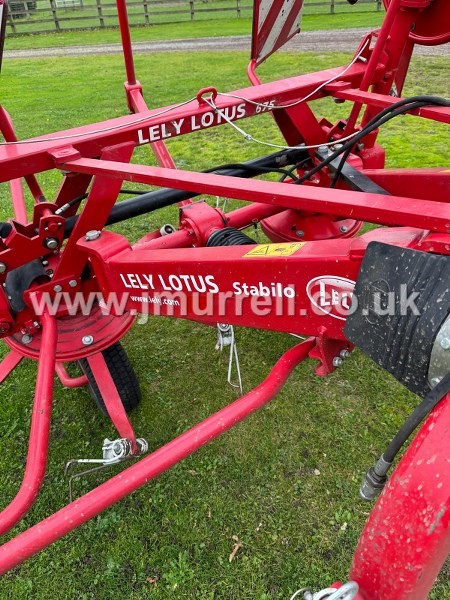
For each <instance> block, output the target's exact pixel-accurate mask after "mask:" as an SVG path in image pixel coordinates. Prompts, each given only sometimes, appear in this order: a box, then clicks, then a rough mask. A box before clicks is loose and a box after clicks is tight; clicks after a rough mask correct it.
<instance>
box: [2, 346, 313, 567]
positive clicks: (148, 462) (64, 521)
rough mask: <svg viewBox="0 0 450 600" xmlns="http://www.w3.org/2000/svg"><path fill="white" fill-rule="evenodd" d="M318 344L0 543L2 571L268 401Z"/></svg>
mask: <svg viewBox="0 0 450 600" xmlns="http://www.w3.org/2000/svg"><path fill="white" fill-rule="evenodd" d="M314 344H315V340H314V338H310V339H308V340H306V341H304V342H302V343H301V344H298V345H297V346H294V347H293V348H291V349H290V350H288V351H287V352H286V353H285V354H283V356H282V357H281V358H280V359H279V360H278V361H277V363H276V364H275V366H274V368H273V369H272V371H271V372H270V374H269V375H268V377H267V378H266V379H265V380H264V381H263V382H262V383H261V384H260V385H258V386H257V387H256V388H254V389H253V390H252V391H251V392H249V393H248V394H245V395H244V396H242V397H241V398H239V399H238V400H236V401H235V402H233V403H232V404H230V405H229V406H226V407H225V408H223V409H222V410H220V411H219V412H217V413H215V414H214V415H212V416H210V417H208V418H207V419H205V420H204V421H202V422H201V423H199V424H198V425H196V426H195V427H192V429H189V430H188V431H186V432H185V433H183V434H182V435H180V436H179V437H177V438H175V439H174V440H172V441H171V442H169V443H168V444H166V445H165V446H162V447H161V448H159V449H158V450H156V451H155V452H153V453H152V454H150V455H149V456H147V457H145V458H143V459H142V460H140V461H139V462H138V463H136V464H135V465H133V466H131V467H128V469H125V470H124V471H122V473H119V474H118V475H116V476H115V477H112V478H111V479H109V480H108V481H106V482H105V483H103V484H102V485H100V486H99V487H97V488H96V489H95V490H92V491H91V492H89V493H88V494H85V495H84V496H82V497H81V498H79V499H78V500H75V501H74V502H72V503H71V504H69V505H68V506H66V507H64V508H62V509H61V510H59V511H58V512H56V513H55V514H53V515H52V516H50V517H48V518H47V519H45V520H44V521H41V522H40V523H38V524H37V525H35V526H34V527H31V528H30V529H28V530H27V531H25V532H23V533H21V534H20V535H18V536H17V537H15V538H14V539H12V540H11V541H9V542H7V543H6V544H4V545H3V546H1V547H0V574H3V573H5V572H6V571H8V570H9V569H12V568H13V567H15V566H16V565H18V564H20V563H21V562H23V561H24V560H26V559H27V558H29V557H30V556H32V555H33V554H36V553H37V552H40V551H41V550H42V549H43V548H46V547H47V546H49V545H50V544H51V543H53V542H55V541H56V540H58V539H60V538H61V537H63V536H64V535H65V534H66V533H69V531H72V530H73V529H75V528H76V527H78V526H79V525H81V524H82V523H85V522H86V521H88V520H89V519H92V518H93V517H95V516H96V515H98V514H99V513H100V512H102V511H103V510H105V509H106V508H108V507H109V506H111V505H112V504H114V503H116V502H118V501H119V500H121V499H122V498H124V497H125V496H127V495H128V494H131V492H133V491H134V490H136V489H138V488H140V487H142V486H143V485H144V484H146V483H148V482H149V481H150V480H152V479H154V478H155V477H157V476H158V475H160V474H161V473H162V472H163V471H165V470H167V469H168V468H170V467H172V466H173V465H174V464H176V463H177V462H179V461H181V460H182V459H183V458H186V457H187V456H189V455H191V454H192V453H193V452H195V451H196V450H198V449H199V448H201V446H203V445H205V444H206V443H208V442H210V441H211V440H213V439H214V438H215V437H217V436H219V435H221V434H222V433H224V432H225V431H227V430H228V429H230V428H231V427H232V426H233V425H236V424H237V423H239V422H240V421H242V420H243V419H245V417H247V416H248V415H250V414H251V413H252V412H254V411H255V410H257V409H258V408H261V407H262V406H264V405H265V404H267V403H268V402H269V401H270V400H271V399H272V398H273V397H274V396H275V395H276V394H277V393H278V392H279V390H280V389H281V387H282V386H283V384H284V383H285V381H286V379H287V378H288V377H289V375H290V374H291V372H292V370H293V369H294V367H295V366H296V365H297V364H298V363H299V362H301V361H303V360H305V358H307V356H308V354H309V352H310V351H311V349H312V348H313V347H314Z"/></svg>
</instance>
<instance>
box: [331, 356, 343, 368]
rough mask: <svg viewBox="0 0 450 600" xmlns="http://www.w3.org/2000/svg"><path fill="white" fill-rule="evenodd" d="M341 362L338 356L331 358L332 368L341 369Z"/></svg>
mask: <svg viewBox="0 0 450 600" xmlns="http://www.w3.org/2000/svg"><path fill="white" fill-rule="evenodd" d="M343 362H344V361H343V360H342V358H341V357H340V356H335V357H334V358H333V367H342V364H343Z"/></svg>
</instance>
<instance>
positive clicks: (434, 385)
mask: <svg viewBox="0 0 450 600" xmlns="http://www.w3.org/2000/svg"><path fill="white" fill-rule="evenodd" d="M441 379H442V377H433V379H432V380H431V381H430V383H431V387H436V386H437V384H438V383H441Z"/></svg>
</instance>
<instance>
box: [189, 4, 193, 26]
mask: <svg viewBox="0 0 450 600" xmlns="http://www.w3.org/2000/svg"><path fill="white" fill-rule="evenodd" d="M189 6H190V7H191V21H193V20H194V0H189Z"/></svg>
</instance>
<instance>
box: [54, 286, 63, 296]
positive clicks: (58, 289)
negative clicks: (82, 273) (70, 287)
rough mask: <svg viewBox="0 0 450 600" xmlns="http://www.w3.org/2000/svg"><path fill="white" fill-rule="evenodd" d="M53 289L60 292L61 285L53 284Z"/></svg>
mask: <svg viewBox="0 0 450 600" xmlns="http://www.w3.org/2000/svg"><path fill="white" fill-rule="evenodd" d="M53 291H54V292H56V293H57V294H59V292H62V285H59V283H58V284H57V285H54V286H53Z"/></svg>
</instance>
